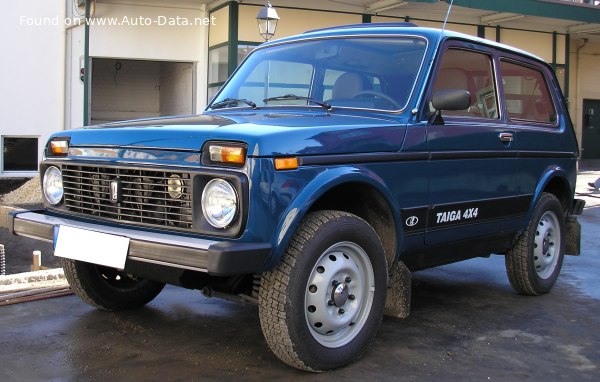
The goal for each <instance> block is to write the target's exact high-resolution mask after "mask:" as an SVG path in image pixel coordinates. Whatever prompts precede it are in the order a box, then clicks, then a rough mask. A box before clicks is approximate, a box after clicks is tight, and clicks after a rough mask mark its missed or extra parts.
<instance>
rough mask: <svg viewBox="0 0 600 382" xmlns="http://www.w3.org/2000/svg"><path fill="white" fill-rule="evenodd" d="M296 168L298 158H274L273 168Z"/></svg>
mask: <svg viewBox="0 0 600 382" xmlns="http://www.w3.org/2000/svg"><path fill="white" fill-rule="evenodd" d="M297 168H298V158H297V157H293V158H275V170H295V169H297Z"/></svg>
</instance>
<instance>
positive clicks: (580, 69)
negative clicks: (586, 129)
mask: <svg viewBox="0 0 600 382" xmlns="http://www.w3.org/2000/svg"><path fill="white" fill-rule="evenodd" d="M570 54H571V62H570V65H571V76H570V91H569V92H570V94H571V95H572V96H571V97H570V99H569V110H570V113H571V119H572V120H573V123H574V124H575V126H576V131H577V139H578V140H579V145H580V146H581V135H582V132H581V129H582V126H583V124H582V122H583V100H584V99H591V100H600V74H599V73H598V70H599V69H600V43H598V42H587V43H585V45H584V41H583V39H573V40H572V41H571V49H570Z"/></svg>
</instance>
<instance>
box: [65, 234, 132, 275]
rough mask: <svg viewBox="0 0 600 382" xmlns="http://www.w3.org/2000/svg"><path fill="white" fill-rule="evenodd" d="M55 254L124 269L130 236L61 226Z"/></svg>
mask: <svg viewBox="0 0 600 382" xmlns="http://www.w3.org/2000/svg"><path fill="white" fill-rule="evenodd" d="M55 237H56V242H55V249H54V256H59V257H66V258H67V259H73V260H80V261H85V262H87V263H92V264H97V265H104V266H107V267H111V268H117V269H124V268H125V261H126V260H127V251H128V250H129V238H127V237H122V236H115V235H109V234H106V233H100V232H94V231H88V230H85V229H81V228H74V227H68V226H60V227H59V229H58V234H57V235H55Z"/></svg>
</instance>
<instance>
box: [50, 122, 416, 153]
mask: <svg viewBox="0 0 600 382" xmlns="http://www.w3.org/2000/svg"><path fill="white" fill-rule="evenodd" d="M405 130H406V121H403V120H402V119H401V118H398V117H395V118H391V117H386V116H369V117H366V116H362V115H350V114H347V115H346V114H336V113H325V112H323V113H314V112H294V113H291V112H279V113H268V112H260V113H258V112H256V113H254V112H238V113H222V114H204V115H197V116H185V117H169V118H156V119H143V120H135V121H126V122H119V123H112V124H105V125H97V126H90V127H86V128H82V129H77V130H70V131H64V132H61V133H58V134H55V135H54V136H55V137H57V136H62V137H64V136H68V137H69V139H70V142H71V143H70V144H71V147H107V148H108V147H112V148H116V147H127V148H131V149H143V150H147V149H159V150H177V151H192V152H200V151H201V149H202V147H203V145H204V143H205V142H207V141H213V140H218V141H237V142H245V143H247V144H248V155H249V156H254V157H260V156H267V157H268V156H280V155H323V154H345V153H359V152H372V151H397V150H400V149H401V147H402V142H403V140H404V134H405Z"/></svg>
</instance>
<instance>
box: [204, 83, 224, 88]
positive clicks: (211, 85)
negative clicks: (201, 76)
mask: <svg viewBox="0 0 600 382" xmlns="http://www.w3.org/2000/svg"><path fill="white" fill-rule="evenodd" d="M223 85H225V82H212V83H210V84H208V85H206V86H207V87H209V88H216V87H219V86H223Z"/></svg>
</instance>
